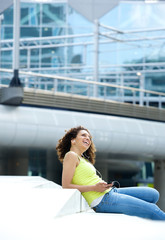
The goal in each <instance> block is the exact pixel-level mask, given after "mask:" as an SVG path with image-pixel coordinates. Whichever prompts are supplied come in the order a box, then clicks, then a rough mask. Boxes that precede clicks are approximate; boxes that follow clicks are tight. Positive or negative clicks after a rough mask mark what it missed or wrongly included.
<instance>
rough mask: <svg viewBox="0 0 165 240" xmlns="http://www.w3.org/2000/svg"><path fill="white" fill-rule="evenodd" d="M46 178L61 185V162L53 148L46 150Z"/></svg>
mask: <svg viewBox="0 0 165 240" xmlns="http://www.w3.org/2000/svg"><path fill="white" fill-rule="evenodd" d="M46 164H47V166H46V168H47V169H46V178H47V179H48V180H50V181H53V182H55V183H57V184H60V185H61V175H62V164H61V163H60V161H59V160H58V157H57V154H56V151H55V150H48V151H47V161H46Z"/></svg>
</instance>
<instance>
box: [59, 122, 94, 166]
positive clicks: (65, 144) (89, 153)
mask: <svg viewBox="0 0 165 240" xmlns="http://www.w3.org/2000/svg"><path fill="white" fill-rule="evenodd" d="M81 130H85V131H87V132H88V133H89V134H90V132H89V130H88V129H86V128H84V127H82V126H78V127H74V128H71V129H70V130H68V131H67V132H66V134H65V135H64V136H63V137H62V138H61V139H60V140H59V141H58V144H57V146H56V150H57V155H58V158H59V160H60V162H61V163H63V159H64V156H65V154H66V153H67V152H69V151H70V148H71V140H72V139H74V138H76V136H77V134H78V133H79V131H81ZM90 136H91V134H90ZM95 152H96V148H95V145H94V143H93V141H92V137H91V145H90V147H89V148H88V149H87V150H86V151H85V152H84V153H83V156H84V157H85V158H87V159H88V160H89V161H90V162H91V163H92V164H93V165H94V164H95Z"/></svg>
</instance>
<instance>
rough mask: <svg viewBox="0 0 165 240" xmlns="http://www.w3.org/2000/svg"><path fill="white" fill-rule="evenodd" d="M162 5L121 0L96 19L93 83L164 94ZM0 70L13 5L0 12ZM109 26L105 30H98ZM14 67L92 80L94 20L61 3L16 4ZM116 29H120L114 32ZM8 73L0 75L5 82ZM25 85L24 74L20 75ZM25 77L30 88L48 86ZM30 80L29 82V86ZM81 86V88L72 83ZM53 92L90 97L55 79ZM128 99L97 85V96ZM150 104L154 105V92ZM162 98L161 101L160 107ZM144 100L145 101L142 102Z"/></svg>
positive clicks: (8, 58)
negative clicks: (17, 30)
mask: <svg viewBox="0 0 165 240" xmlns="http://www.w3.org/2000/svg"><path fill="white" fill-rule="evenodd" d="M164 12H165V4H164V3H163V2H157V3H150V2H149V3H147V2H144V1H121V2H120V3H119V5H118V6H116V7H115V8H113V9H112V10H111V11H109V12H108V13H106V14H105V15H104V16H103V17H101V18H100V19H99V23H100V24H101V25H100V26H99V33H100V35H99V47H98V69H97V71H98V81H100V82H106V83H111V84H118V85H122V86H128V87H134V88H140V84H141V83H142V85H143V86H142V87H143V88H144V89H147V90H152V91H161V92H165V77H164V75H165V28H164V21H165V14H164ZM0 25H1V27H0V29H1V31H0V39H1V41H0V47H1V51H0V68H5V69H12V52H13V51H12V46H13V41H12V39H13V7H10V8H8V9H7V10H5V11H4V13H3V20H1V23H0ZM104 25H106V26H109V27H110V28H111V29H107V28H104V27H103V26H104ZM20 27H21V28H20V38H21V39H20V70H23V71H32V72H37V73H44V74H53V75H55V74H57V75H61V76H67V77H72V78H78V79H85V80H91V81H92V80H96V79H95V69H96V64H95V57H96V55H95V54H96V49H95V38H96V35H95V24H94V23H93V22H90V21H88V20H87V19H86V18H85V17H83V16H82V15H81V14H80V13H78V12H77V11H76V10H74V9H73V8H72V7H70V6H69V4H68V2H67V1H62V0H59V1H58V0H54V1H53V0H49V1H42V3H41V2H40V1H31V0H23V1H22V2H21V26H20ZM118 30H120V31H118ZM10 79H11V74H10V73H8V74H7V73H1V77H0V80H1V83H5V84H8V83H9V82H10ZM21 80H22V82H23V83H24V84H25V82H26V80H27V79H26V78H25V76H21ZM37 81H38V78H37V79H36V78H35V77H28V82H29V85H28V86H30V87H34V85H35V86H36V87H40V88H46V89H52V88H53V86H54V85H53V83H52V80H51V79H47V83H49V84H47V85H46V84H45V83H44V81H45V79H42V78H40V84H36V82H37ZM34 82H35V84H34ZM79 85H81V88H80V87H78V86H79ZM57 90H58V91H64V92H71V91H74V92H75V93H76V94H82V95H86V94H87V92H88V94H90V95H93V91H92V90H91V89H87V88H86V85H85V84H80V83H77V85H76V83H75V84H74V90H73V87H71V86H70V83H66V82H65V80H64V81H58V87H57ZM121 94H123V99H124V100H123V101H125V102H132V101H133V98H134V97H138V93H136V96H133V93H132V92H131V91H128V90H125V91H124V93H121V90H118V89H114V88H110V87H109V88H106V89H105V88H104V87H100V88H99V93H98V95H99V96H100V97H106V98H108V99H115V100H118V98H119V96H121ZM148 97H150V98H153V100H151V103H150V105H154V106H157V105H158V98H157V96H154V95H151V94H150V95H149V96H148ZM164 103H165V101H164V100H163V99H162V106H163V107H164ZM144 104H146V102H145V103H144Z"/></svg>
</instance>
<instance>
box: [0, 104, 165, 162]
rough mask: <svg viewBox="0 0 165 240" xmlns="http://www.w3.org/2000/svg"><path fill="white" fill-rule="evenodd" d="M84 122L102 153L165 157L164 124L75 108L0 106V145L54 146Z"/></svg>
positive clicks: (141, 158) (104, 154) (146, 157)
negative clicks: (64, 135)
mask: <svg viewBox="0 0 165 240" xmlns="http://www.w3.org/2000/svg"><path fill="white" fill-rule="evenodd" d="M77 125H83V126H85V127H87V128H88V129H89V130H90V132H91V133H92V135H93V139H94V142H95V145H96V148H97V150H98V152H99V153H101V154H102V156H104V157H105V159H106V157H107V159H108V158H109V157H110V156H113V155H115V156H121V159H124V156H127V159H128V157H129V156H130V159H131V160H133V159H134V160H142V161H145V160H150V161H152V160H154V159H158V158H159V159H164V158H165V147H164V146H165V124H164V123H161V122H154V121H146V120H139V119H131V118H124V117H115V116H108V115H107V116H105V115H100V114H92V113H91V114H89V113H88V114H87V113H80V112H74V111H64V110H51V109H43V108H31V107H11V106H3V105H0V147H35V148H47V149H53V148H55V146H56V144H57V141H58V139H59V138H61V137H62V136H63V134H64V131H65V130H67V129H69V128H70V127H73V126H77Z"/></svg>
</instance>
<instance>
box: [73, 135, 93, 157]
mask: <svg viewBox="0 0 165 240" xmlns="http://www.w3.org/2000/svg"><path fill="white" fill-rule="evenodd" d="M72 144H73V145H74V146H75V147H77V148H79V149H80V150H81V151H82V152H85V151H86V150H87V149H88V148H89V147H90V145H91V136H90V134H89V132H87V131H86V130H80V131H79V132H78V134H77V136H76V138H74V139H72Z"/></svg>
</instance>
